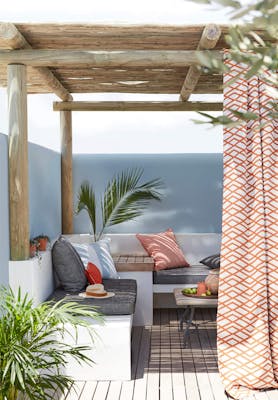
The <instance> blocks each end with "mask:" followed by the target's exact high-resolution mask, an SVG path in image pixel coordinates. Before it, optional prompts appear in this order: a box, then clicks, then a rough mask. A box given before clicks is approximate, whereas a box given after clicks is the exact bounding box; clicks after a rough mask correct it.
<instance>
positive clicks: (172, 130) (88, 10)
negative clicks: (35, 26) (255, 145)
mask: <svg viewBox="0 0 278 400" xmlns="http://www.w3.org/2000/svg"><path fill="white" fill-rule="evenodd" d="M0 20H1V21H5V22H60V23H62V22H73V23H74V22H76V23H77V22H84V23H92V24H94V23H124V24H125V23H126V24H140V23H145V24H181V25H187V24H188V25H189V24H190V25H192V24H203V23H209V22H215V23H228V22H229V16H228V15H227V12H226V11H225V12H224V10H219V9H216V8H215V7H212V6H207V5H204V4H202V5H201V4H195V3H192V2H190V1H187V0H140V1H131V0H79V1H78V2H76V1H72V0H67V1H65V0H59V1H57V0H55V1H54V0H49V1H47V2H41V1H37V0H25V1H22V0H21V1H20V0H9V1H8V2H3V4H2V5H1V12H0ZM100 99H101V100H177V99H178V96H176V95H163V96H161V95H131V94H129V95H128V94H90V95H80V94H79V95H77V94H75V95H74V100H100ZM199 99H200V98H199V97H197V96H194V97H191V98H190V100H199ZM57 100H59V99H57V97H56V96H55V95H51V94H49V95H29V96H28V137H29V141H31V142H33V143H37V144H40V145H42V146H44V147H48V148H50V149H53V150H56V151H59V149H60V137H59V113H58V112H54V111H52V103H53V101H57ZM206 100H208V101H211V100H216V101H219V100H221V96H220V98H219V97H215V96H214V97H209V98H207V99H206ZM0 108H1V110H2V113H1V115H2V118H1V119H0V132H3V133H5V134H6V133H7V132H8V118H7V96H6V89H3V88H0ZM192 119H200V117H199V116H198V115H197V114H196V113H191V112H167V113H166V112H164V113H162V112H74V113H73V152H74V153H206V152H208V153H219V152H222V128H221V127H218V128H211V127H209V126H207V125H196V124H194V123H193V122H192Z"/></svg>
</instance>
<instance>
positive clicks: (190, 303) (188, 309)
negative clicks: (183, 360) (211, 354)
mask: <svg viewBox="0 0 278 400" xmlns="http://www.w3.org/2000/svg"><path fill="white" fill-rule="evenodd" d="M182 289H183V288H176V289H174V296H175V301H176V305H177V306H183V307H184V312H183V313H182V315H181V317H180V320H179V330H180V331H182V330H183V323H184V322H185V323H186V326H185V330H184V333H183V344H184V347H186V345H187V340H188V336H189V328H190V326H191V325H193V326H195V327H196V328H197V325H196V324H195V323H193V318H194V314H195V309H196V308H216V307H217V301H218V299H217V298H216V299H215V298H214V299H210V298H209V297H205V296H204V297H203V298H201V299H200V298H195V297H189V296H184V295H183V294H182V292H181V291H182ZM188 316H189V318H188Z"/></svg>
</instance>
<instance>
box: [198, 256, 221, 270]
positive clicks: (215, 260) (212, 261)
mask: <svg viewBox="0 0 278 400" xmlns="http://www.w3.org/2000/svg"><path fill="white" fill-rule="evenodd" d="M200 263H201V264H204V265H206V266H207V267H209V268H210V269H215V268H220V254H213V255H212V256H208V257H206V258H203V260H201V261H200Z"/></svg>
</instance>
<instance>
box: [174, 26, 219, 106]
mask: <svg viewBox="0 0 278 400" xmlns="http://www.w3.org/2000/svg"><path fill="white" fill-rule="evenodd" d="M220 36H221V29H220V27H219V26H218V25H214V24H209V25H207V26H205V28H204V30H203V34H202V37H201V39H200V42H199V45H198V48H197V50H198V51H200V50H209V49H213V48H214V47H215V46H216V43H217V42H218V39H219V38H220ZM200 76H201V69H200V68H198V66H197V65H191V67H190V68H189V70H188V72H187V75H186V78H185V80H184V83H183V85H182V88H181V94H180V101H187V100H188V99H189V97H190V95H191V93H193V91H194V89H195V87H196V85H197V83H198V80H199V78H200Z"/></svg>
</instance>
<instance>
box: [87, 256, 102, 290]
mask: <svg viewBox="0 0 278 400" xmlns="http://www.w3.org/2000/svg"><path fill="white" fill-rule="evenodd" d="M85 275H86V277H87V279H88V282H89V283H90V284H91V285H94V284H95V283H102V276H101V272H100V270H99V269H98V267H97V266H96V265H95V264H93V263H91V262H88V265H87V268H86V269H85Z"/></svg>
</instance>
